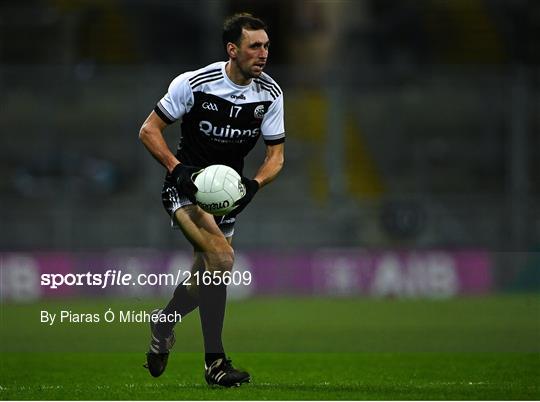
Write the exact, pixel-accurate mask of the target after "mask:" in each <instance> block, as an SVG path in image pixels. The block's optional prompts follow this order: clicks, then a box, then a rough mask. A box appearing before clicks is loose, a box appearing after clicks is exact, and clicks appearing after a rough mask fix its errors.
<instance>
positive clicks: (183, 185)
mask: <svg viewBox="0 0 540 402" xmlns="http://www.w3.org/2000/svg"><path fill="white" fill-rule="evenodd" d="M200 170H201V168H200V167H196V166H189V165H184V164H183V163H179V164H178V165H176V166H175V167H174V169H173V171H172V172H171V180H172V181H173V183H174V184H175V186H176V189H177V190H178V192H179V193H180V194H182V195H185V196H186V197H187V198H188V199H189V200H190V201H191V202H192V203H193V204H195V193H196V192H197V191H198V189H197V186H196V185H195V183H193V180H191V176H192V175H193V173H195V172H198V171H200Z"/></svg>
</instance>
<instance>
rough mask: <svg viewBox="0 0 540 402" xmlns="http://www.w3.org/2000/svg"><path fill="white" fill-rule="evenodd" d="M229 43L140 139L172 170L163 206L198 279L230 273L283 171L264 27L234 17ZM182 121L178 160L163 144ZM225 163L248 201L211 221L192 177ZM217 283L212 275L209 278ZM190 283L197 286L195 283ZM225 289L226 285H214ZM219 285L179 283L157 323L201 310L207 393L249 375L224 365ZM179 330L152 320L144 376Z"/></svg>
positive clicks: (175, 87)
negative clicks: (260, 200) (258, 201)
mask: <svg viewBox="0 0 540 402" xmlns="http://www.w3.org/2000/svg"><path fill="white" fill-rule="evenodd" d="M223 44H224V46H225V50H226V52H227V55H228V61H221V62H216V63H213V64H210V65H208V66H206V67H203V68H201V69H199V70H196V71H189V72H186V73H183V74H181V75H179V76H178V77H176V78H175V79H174V80H173V81H172V82H171V84H170V86H169V89H168V91H167V93H166V94H165V96H163V98H162V99H161V100H160V101H159V102H158V103H157V105H156V107H155V108H154V110H153V111H152V112H151V113H150V115H149V116H148V118H147V119H146V121H145V122H144V124H143V125H142V127H141V130H140V133H139V137H140V139H141V141H142V142H143V144H144V146H145V147H146V148H147V149H148V151H149V152H150V153H151V154H152V155H153V156H154V158H155V159H157V160H158V162H159V163H161V164H162V165H163V166H164V167H165V168H166V169H167V174H166V176H165V182H164V184H163V190H162V200H163V205H164V207H165V209H166V210H167V212H168V213H169V214H170V216H171V219H172V223H173V225H175V226H178V227H179V228H180V229H181V230H182V232H183V234H184V236H185V237H186V238H187V239H188V241H189V242H190V243H191V245H192V246H193V250H194V263H193V266H192V272H196V271H204V270H206V271H210V272H212V273H214V274H217V275H218V276H219V275H223V274H224V273H225V272H227V271H231V270H232V267H233V261H234V251H233V248H232V247H231V244H232V236H233V233H234V225H235V222H236V218H237V216H238V214H240V213H241V212H242V211H243V210H244V208H245V207H246V206H247V205H248V204H249V203H250V202H251V200H252V199H253V197H254V196H255V194H256V193H257V192H258V190H259V189H260V188H262V187H264V186H265V185H266V184H268V183H270V182H271V181H272V180H273V179H274V178H275V177H276V176H277V174H278V173H279V171H280V170H281V168H282V166H283V162H284V141H285V129H284V122H283V93H282V91H281V89H280V87H279V86H278V85H277V84H276V82H275V81H274V80H273V79H272V78H270V76H268V75H267V74H265V73H264V72H263V69H264V67H265V65H266V63H267V60H268V48H269V44H270V41H269V39H268V34H267V32H266V24H265V23H264V22H263V21H261V20H260V19H258V18H255V17H253V16H252V15H250V14H235V15H233V16H232V17H229V18H228V19H227V20H226V21H225V23H224V25H223ZM176 121H180V122H181V125H180V127H181V138H180V142H179V144H178V149H177V151H176V155H175V154H173V153H172V152H171V150H170V149H169V148H168V146H167V144H166V143H165V140H164V138H163V130H164V129H165V128H166V127H167V126H168V125H170V124H173V123H175V122H176ZM261 135H262V137H263V139H264V142H265V144H266V156H265V158H264V161H263V162H262V164H261V166H260V168H259V170H258V171H257V174H256V175H255V177H253V178H248V177H245V176H244V175H243V167H244V157H245V156H246V155H247V154H248V153H249V152H250V151H251V149H253V147H254V146H255V143H256V142H257V140H258V139H259V137H260V136H261ZM214 164H223V165H227V166H230V167H232V168H233V169H235V170H236V171H237V172H238V173H239V174H240V176H241V177H242V183H243V184H244V186H245V189H246V192H245V196H244V197H242V198H241V199H240V200H239V201H238V202H237V207H236V208H235V209H234V210H233V211H232V212H231V213H229V214H228V215H225V216H219V217H218V216H213V215H210V214H208V213H207V212H204V211H203V210H202V209H201V208H200V207H199V206H197V205H196V202H195V193H196V191H197V187H196V186H195V184H194V183H193V181H192V180H191V175H192V174H193V173H194V172H197V171H199V170H200V169H201V168H204V167H207V166H209V165H214ZM213 276H214V275H213ZM192 278H193V277H192ZM218 283H220V284H218ZM222 283H223V281H214V282H213V283H210V284H208V285H205V284H203V283H194V282H193V280H191V281H190V284H189V285H188V284H180V285H178V287H177V288H176V290H175V291H174V294H173V297H172V299H171V300H170V301H169V303H168V304H167V306H165V308H163V309H157V310H154V312H153V314H154V315H160V314H166V315H167V316H169V317H170V316H171V314H172V315H173V316H177V315H178V314H180V315H181V316H185V315H186V314H189V313H190V312H191V311H193V310H195V309H196V308H197V307H198V308H199V315H200V319H201V327H202V333H203V338H204V349H205V379H206V382H207V383H208V384H210V385H220V386H224V387H231V386H239V385H240V384H242V383H245V382H249V381H250V375H249V374H248V373H246V372H243V371H239V370H237V369H235V368H234V367H233V366H232V364H231V360H230V359H228V358H227V355H226V354H225V349H224V347H223V342H222V339H221V332H222V329H223V321H224V317H225V304H226V298H227V289H226V286H225V285H223V284H222ZM175 324H176V323H174V322H172V323H171V322H161V320H159V319H157V320H154V321H153V322H152V323H151V324H150V331H151V341H150V348H149V351H148V353H147V363H146V367H147V368H148V370H149V371H150V374H151V375H153V376H154V377H158V376H160V375H161V374H162V373H163V372H164V371H165V368H166V366H167V361H168V357H169V351H170V349H171V348H172V346H173V344H174V341H175V336H174V331H173V328H174V326H175Z"/></svg>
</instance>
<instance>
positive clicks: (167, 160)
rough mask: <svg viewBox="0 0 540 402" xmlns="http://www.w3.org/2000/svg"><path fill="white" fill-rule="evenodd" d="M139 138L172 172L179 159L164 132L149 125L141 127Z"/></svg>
mask: <svg viewBox="0 0 540 402" xmlns="http://www.w3.org/2000/svg"><path fill="white" fill-rule="evenodd" d="M139 139H140V140H141V142H142V143H143V144H144V146H145V147H146V149H147V150H148V151H149V152H150V153H151V154H152V156H153V157H154V158H155V159H156V160H157V161H158V162H159V163H161V164H162V165H163V166H164V167H165V168H166V169H167V170H168V171H169V172H171V171H172V170H173V169H174V167H175V166H176V165H178V163H180V162H179V161H178V159H177V158H176V156H174V154H173V153H172V152H171V150H170V149H169V147H168V145H167V143H166V142H165V139H164V138H163V134H161V132H160V131H159V130H157V129H155V128H154V129H151V128H148V127H145V126H144V125H143V127H142V128H141V131H140V132H139Z"/></svg>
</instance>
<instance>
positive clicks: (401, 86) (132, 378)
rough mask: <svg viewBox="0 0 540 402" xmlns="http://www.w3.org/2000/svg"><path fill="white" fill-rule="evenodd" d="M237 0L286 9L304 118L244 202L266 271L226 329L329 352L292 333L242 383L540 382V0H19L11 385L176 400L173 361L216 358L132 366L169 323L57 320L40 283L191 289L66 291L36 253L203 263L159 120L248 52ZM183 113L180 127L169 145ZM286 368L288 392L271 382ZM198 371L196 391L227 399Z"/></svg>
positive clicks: (241, 345)
mask: <svg viewBox="0 0 540 402" xmlns="http://www.w3.org/2000/svg"><path fill="white" fill-rule="evenodd" d="M237 11H250V12H252V13H253V14H255V15H258V16H260V17H261V18H263V19H265V20H266V21H267V22H268V24H269V26H270V37H271V40H272V46H271V52H270V62H269V65H268V67H267V72H268V73H269V74H270V75H271V76H272V77H274V78H275V79H276V80H277V81H278V82H279V83H280V85H281V86H282V88H283V90H284V93H285V102H286V103H285V110H286V131H287V141H286V164H285V168H284V170H283V172H282V174H281V175H280V177H279V178H278V180H276V181H275V182H274V183H273V184H272V185H270V186H268V187H267V188H265V189H264V191H263V192H262V193H261V194H260V195H259V196H258V197H257V198H256V201H255V202H254V204H253V205H252V206H251V207H250V208H248V209H247V210H246V212H244V213H243V214H242V216H241V218H240V219H239V222H238V224H237V232H236V235H235V240H234V242H235V246H236V247H235V248H236V256H237V259H236V263H235V269H237V270H245V269H248V270H250V271H251V272H252V273H253V278H254V282H253V284H252V285H251V286H249V287H246V286H242V287H236V288H234V287H233V288H231V289H230V293H229V295H230V297H231V298H236V299H240V301H235V302H232V303H230V304H229V307H228V308H229V309H230V310H233V311H232V313H231V314H229V318H228V321H227V323H226V328H225V342H226V344H227V345H229V348H230V349H229V350H233V351H235V352H249V353H253V352H273V353H276V352H284V353H288V352H307V353H312V354H311V355H309V356H307V357H306V356H304V357H303V358H301V357H299V358H298V360H294V359H295V358H292V357H290V356H289V357H288V359H292V360H290V361H293V362H294V363H293V364H291V365H290V369H291V370H293V371H292V372H293V373H294V370H297V371H296V374H295V375H293V376H291V375H290V374H287V373H289V372H287V373H284V375H283V378H281V377H279V373H281V370H282V367H283V365H284V359H285V358H283V357H282V356H279V355H273V356H269V355H266V357H260V356H259V357H251V358H250V357H245V358H244V364H246V365H247V367H248V368H250V367H254V366H255V367H257V369H256V370H254V371H255V372H256V373H259V376H260V377H259V379H261V380H260V381H259V383H260V384H261V385H259V387H260V388H256V385H255V384H254V385H253V386H252V388H251V391H250V389H249V388H247V391H246V392H247V393H246V394H234V395H233V396H228V397H227V398H233V399H236V398H239V399H243V398H247V399H258V398H270V399H273V398H275V399H283V398H285V399H287V398H288V399H318V398H322V399H336V398H338V399H339V398H344V399H363V398H368V399H378V398H382V399H409V398H412V399H415V398H416V399H439V398H441V397H444V395H446V396H447V397H448V398H450V399H478V398H487V399H501V398H502V399H505V398H510V399H523V398H532V399H538V398H539V396H540V389H539V384H538V377H539V373H540V363H539V359H538V356H539V355H538V352H539V351H540V343H539V342H538V339H540V297H539V292H540V253H539V252H540V135H539V132H540V131H539V130H540V85H539V84H540V81H539V80H540V74H539V73H540V69H539V63H540V41H538V38H539V37H540V5H539V3H537V2H535V1H532V0H530V1H527V0H414V1H413V0H410V1H409V0H402V1H399V0H355V1H353V0H351V1H330V0H328V1H301V0H286V1H285V0H272V1H269V0H260V1H256V2H254V1H247V0H224V1H212V0H201V1H172V0H159V1H157V0H124V1H122V0H73V1H69V0H42V1H37V0H36V1H3V2H2V3H1V4H0V94H1V101H0V105H1V106H0V122H1V125H2V138H3V140H4V141H3V146H2V147H1V148H0V154H1V157H0V170H1V172H2V174H1V175H0V194H1V208H0V227H1V229H2V230H0V259H1V264H0V275H1V277H0V279H1V280H0V299H1V302H2V303H1V308H0V320H1V321H2V325H1V326H0V338H1V339H2V342H0V351H1V352H2V363H1V364H0V374H1V376H0V380H1V381H0V391H1V392H0V399H19V398H22V399H36V398H37V399H40V398H45V399H63V398H65V397H66V395H69V398H70V399H79V398H83V399H108V398H115V399H116V398H117V399H123V398H125V397H128V398H129V399H140V398H146V399H157V398H166V397H170V398H172V399H177V398H178V397H179V394H178V390H177V388H176V386H177V384H176V383H171V384H172V385H171V384H169V383H168V382H167V381H169V382H170V381H177V379H179V378H180V379H183V380H184V381H186V384H188V385H183V386H185V387H189V386H190V385H189V384H192V383H193V382H200V381H201V378H200V373H198V372H197V373H193V370H192V368H193V367H194V365H198V364H199V360H200V356H199V355H196V356H194V357H193V356H192V357H190V358H189V359H188V361H189V362H190V364H188V365H187V366H185V365H181V364H178V363H177V364H176V365H174V366H173V367H171V369H170V370H171V371H172V376H169V377H168V379H163V381H165V382H164V383H163V382H162V383H158V385H156V383H154V382H151V379H149V378H148V375H147V373H145V372H143V370H142V369H141V370H138V369H137V370H135V369H133V370H131V369H129V370H124V371H122V372H121V373H119V372H118V370H117V368H118V365H122V366H127V367H135V366H136V367H139V366H140V363H141V356H142V353H143V352H144V350H145V348H146V342H147V339H146V338H147V337H148V334H147V327H146V324H139V325H131V326H126V325H113V326H105V325H104V326H95V325H91V324H88V325H83V326H81V325H73V326H69V327H68V326H51V327H49V326H47V325H46V324H40V322H39V311H40V310H41V309H43V308H46V309H52V310H58V309H59V308H61V307H63V308H68V309H72V310H74V311H77V312H102V311H103V310H104V309H107V308H109V307H111V306H112V307H113V308H118V309H120V308H124V309H138V308H144V309H147V308H151V307H154V306H155V305H156V304H158V303H163V302H164V301H165V300H166V299H168V297H169V295H170V294H171V291H172V288H170V287H151V286H145V287H115V288H108V289H105V290H98V289H93V288H84V287H83V288H81V287H61V288H59V289H57V290H51V289H47V288H45V287H42V286H40V282H39V278H40V274H41V273H44V272H50V273H70V272H87V271H91V272H103V271H105V270H107V269H121V270H122V271H123V272H130V273H132V274H136V273H159V272H167V271H172V272H175V271H176V270H178V269H186V268H188V267H189V265H190V253H191V251H190V248H189V245H188V244H187V242H186V241H185V240H183V237H182V236H181V235H180V233H179V232H176V231H172V230H170V228H169V220H168V216H167V215H166V214H165V212H164V210H163V208H162V205H161V199H160V198H161V197H160V189H161V184H162V177H163V174H164V172H163V169H162V168H161V167H160V166H159V165H158V164H157V163H156V162H155V161H154V160H153V159H152V158H151V156H150V155H149V154H148V153H147V151H146V150H145V149H144V147H143V146H142V144H141V143H140V142H139V140H138V130H139V128H140V125H141V123H142V122H143V121H144V119H145V118H146V116H147V115H148V113H149V112H150V111H151V110H152V108H153V107H154V105H155V103H156V102H157V101H158V100H159V99H160V98H161V97H162V96H163V94H164V93H165V91H166V89H167V86H168V84H169V82H170V81H171V79H172V78H174V77H175V76H176V75H178V74H179V73H181V72H183V71H186V70H190V69H195V68H198V67H200V66H203V65H206V64H208V63H210V62H212V61H215V60H219V59H223V58H224V57H225V54H224V52H223V50H222V47H221V38H220V35H221V23H222V20H223V17H224V16H226V15H229V14H231V13H233V12H237ZM178 135H179V127H178V126H173V127H172V128H169V129H168V131H167V140H168V141H169V143H170V144H171V146H172V147H174V146H175V143H176V141H177V139H178ZM263 153H264V146H263V145H262V144H259V145H258V147H257V149H256V152H254V153H253V154H252V155H250V157H249V160H248V163H247V168H246V172H247V173H248V174H253V173H254V172H255V169H256V168H257V166H258V164H259V162H260V160H261V158H262V156H263ZM516 293H519V294H516ZM97 296H99V297H97ZM254 296H257V297H254ZM298 296H303V297H302V298H298ZM306 296H307V297H306ZM479 296H480V297H479ZM57 297H60V298H59V299H58V298H57ZM403 299H406V300H403ZM410 299H413V300H410ZM417 299H419V300H417ZM441 299H442V300H441ZM188 318H189V317H188ZM196 321H197V320H195V319H193V320H191V321H189V320H187V321H186V323H184V322H183V323H182V325H183V329H182V331H179V333H181V334H183V335H182V336H183V338H182V341H181V342H177V346H176V350H175V352H178V351H184V352H192V353H200V351H201V344H200V333H199V332H198V327H197V323H196ZM246 333H249V334H250V335H252V336H253V337H251V336H250V337H249V338H248V339H246V336H245V334H246ZM329 340H332V341H329ZM178 343H180V345H178ZM60 351H69V352H96V351H106V352H113V351H122V352H133V356H131V355H129V353H125V355H121V356H119V355H111V356H112V357H111V360H110V361H109V363H104V361H103V359H102V357H99V355H92V356H86V357H85V358H84V359H83V360H81V359H80V357H79V356H71V357H70V356H68V353H65V354H60V353H59V352H60ZM13 352H16V353H15V354H14V353H13ZM20 352H36V354H30V353H26V354H24V353H23V354H22V355H21V354H19V353H20ZM37 352H40V353H45V354H41V355H40V354H39V353H37ZM47 352H53V353H47ZM316 352H317V353H324V354H325V355H324V356H322V357H321V356H318V355H317V354H316ZM329 352H333V353H334V352H336V353H344V354H346V355H330V353H329ZM357 352H362V353H363V354H362V355H361V357H358V355H355V354H354V353H357ZM410 352H430V353H432V354H429V355H423V354H417V355H414V356H413V354H412V353H410ZM469 352H485V353H486V354H483V355H480V354H475V353H473V354H472V355H466V353H469ZM507 352H513V354H511V353H507ZM531 352H532V355H531V354H530V353H531ZM56 353H59V354H56ZM366 353H372V354H373V355H372V357H369V355H367V354H366ZM384 353H390V354H389V355H384ZM394 353H405V354H406V355H405V356H404V357H403V356H401V357H400V356H399V355H394ZM441 353H442V354H443V355H441ZM444 353H446V354H444ZM460 353H465V354H462V355H460ZM489 353H492V355H490V354H489ZM21 356H24V357H21ZM344 356H346V357H344ZM259 358H260V359H261V360H257V359H259ZM21 359H22V360H21ZM302 359H304V363H305V365H302V364H300V363H299V361H300V360H302ZM64 361H71V365H70V366H69V368H67V369H66V367H65V366H64V365H63V364H64V363H63V362H64ZM81 361H84V364H85V365H86V366H85V367H84V368H82V367H81ZM343 361H345V362H347V364H345V365H344V364H341V362H343ZM24 362H26V364H24ZM332 362H333V363H332ZM441 362H444V364H443V366H441ZM329 365H331V367H333V370H336V371H332V373H333V375H334V377H330V378H328V377H323V376H322V375H321V373H327V372H328V371H327V369H326V367H327V366H329ZM20 367H25V369H26V370H29V371H28V372H27V371H26V370H25V371H23V372H21V371H20V370H19V368H20ZM72 367H73V368H75V369H71V368H72ZM197 367H198V366H197ZM338 367H339V368H338ZM441 367H443V368H441ZM79 370H80V371H79ZM85 370H86V371H85ZM175 370H176V371H175ZM181 370H183V371H181ZM265 370H266V371H265ZM340 370H341V371H340ZM443 371H444V372H443ZM169 374H170V373H169ZM317 374H318V375H321V377H317ZM409 374H410V375H412V376H413V377H414V380H411V379H410V378H411V377H409V376H408V375H409ZM296 378H299V379H300V380H299V381H300V385H298V384H293V383H291V381H294V380H295V379H296ZM29 379H31V380H34V379H35V383H34V382H33V381H29ZM161 380H162V379H160V381H161ZM114 381H116V384H117V386H116V385H115V383H114ZM265 381H266V382H265ZM302 381H305V382H302ZM421 381H425V382H426V383H425V384H421ZM261 382H262V383H261ZM104 383H105V384H108V385H103V384H104ZM274 383H276V384H281V385H283V384H285V386H283V387H281V391H282V392H285V393H284V394H274V393H270V394H268V393H267V391H270V390H271V389H270V388H271V387H272V385H271V384H274ZM58 384H60V385H58ZM81 384H86V385H87V387H86V386H84V385H81ZM133 384H135V385H133ZM159 384H161V385H159ZM167 384H169V385H167ZM175 384H176V385H175ZM265 384H266V385H265ZM269 384H270V385H269ZM287 384H289V385H287ZM317 384H318V385H317ZM329 384H330V385H329ZM366 384H367V385H366ZM419 384H420V385H419ZM162 385H163V386H164V387H169V388H159V387H160V386H162ZM471 385H472V386H474V387H473V388H475V390H476V391H475V392H477V393H470V392H472V391H470V390H471V389H472V388H471ZM265 386H268V387H270V388H265ZM85 387H86V388H85ZM392 387H393V388H392ZM415 387H416V388H415ZM113 389H114V391H113ZM186 390H187V388H186ZM293 390H296V391H298V392H299V393H289V394H287V393H286V392H293ZM68 391H69V393H67V392H68ZM191 391H192V392H191V393H185V394H182V395H180V397H185V398H188V399H199V398H203V399H215V398H222V396H220V395H219V394H215V393H214V394H212V393H203V391H202V390H201V389H200V388H192V389H191ZM488 391H489V392H488ZM167 392H168V393H167ZM205 392H206V391H205ZM209 392H210V391H209ZM242 392H244V391H243V390H242ZM250 392H252V393H250ZM302 392H304V393H302ZM310 392H312V393H310ZM325 392H326V393H325ZM366 392H367V393H366ZM370 392H371V393H370ZM422 392H425V393H422ZM456 392H457V393H456ZM460 392H462V393H460ZM231 395H232V394H231ZM269 395H270V396H269ZM272 397H273V398H272Z"/></svg>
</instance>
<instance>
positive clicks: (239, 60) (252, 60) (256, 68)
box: [235, 29, 270, 79]
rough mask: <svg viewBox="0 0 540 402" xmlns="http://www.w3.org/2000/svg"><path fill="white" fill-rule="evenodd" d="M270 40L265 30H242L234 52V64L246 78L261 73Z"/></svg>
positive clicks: (255, 76)
mask: <svg viewBox="0 0 540 402" xmlns="http://www.w3.org/2000/svg"><path fill="white" fill-rule="evenodd" d="M269 45H270V41H269V40H268V34H267V33H266V31H265V30H263V29H259V30H257V31H248V30H247V29H244V30H242V39H241V41H240V46H238V48H237V52H236V60H235V61H236V64H237V66H238V69H239V70H240V72H241V73H242V75H243V76H244V77H245V78H246V79H250V78H257V77H258V76H260V75H261V73H262V71H263V69H264V66H265V65H266V61H267V60H268V47H269Z"/></svg>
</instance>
